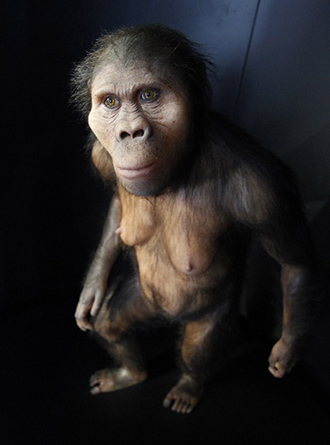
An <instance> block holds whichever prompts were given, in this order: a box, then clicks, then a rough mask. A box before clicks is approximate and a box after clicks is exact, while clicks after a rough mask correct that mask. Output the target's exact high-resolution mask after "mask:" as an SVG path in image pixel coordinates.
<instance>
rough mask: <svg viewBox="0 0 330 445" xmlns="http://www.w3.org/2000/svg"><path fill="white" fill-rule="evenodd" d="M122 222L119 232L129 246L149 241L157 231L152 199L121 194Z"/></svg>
mask: <svg viewBox="0 0 330 445" xmlns="http://www.w3.org/2000/svg"><path fill="white" fill-rule="evenodd" d="M121 212H122V214H121V222H120V229H119V234H120V237H121V239H122V241H123V242H124V244H126V245H127V246H132V247H133V246H140V245H143V244H145V243H147V242H148V241H149V240H150V239H151V237H152V236H153V234H154V232H155V216H154V206H153V203H152V200H147V199H146V198H143V197H137V196H134V195H129V194H128V193H125V195H123V194H122V195H121Z"/></svg>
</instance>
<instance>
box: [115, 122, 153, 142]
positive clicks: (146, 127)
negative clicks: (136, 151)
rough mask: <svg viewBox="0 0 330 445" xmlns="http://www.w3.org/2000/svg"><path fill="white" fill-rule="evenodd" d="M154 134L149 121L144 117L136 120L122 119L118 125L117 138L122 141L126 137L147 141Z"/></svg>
mask: <svg viewBox="0 0 330 445" xmlns="http://www.w3.org/2000/svg"><path fill="white" fill-rule="evenodd" d="M151 135H152V128H151V126H150V124H149V122H148V121H147V120H146V119H144V118H143V117H138V118H136V119H134V120H132V121H131V120H129V119H125V120H121V121H120V122H119V123H118V125H117V127H116V139H117V141H119V142H121V141H123V140H124V139H136V140H138V141H141V142H143V141H146V140H147V139H149V138H150V137H151Z"/></svg>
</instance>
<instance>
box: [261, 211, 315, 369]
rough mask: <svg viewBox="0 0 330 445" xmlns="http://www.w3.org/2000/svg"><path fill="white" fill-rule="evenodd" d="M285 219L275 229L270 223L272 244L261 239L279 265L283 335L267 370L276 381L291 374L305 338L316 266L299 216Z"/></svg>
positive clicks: (271, 355)
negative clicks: (288, 373)
mask: <svg viewBox="0 0 330 445" xmlns="http://www.w3.org/2000/svg"><path fill="white" fill-rule="evenodd" d="M287 218H288V216H287ZM287 218H284V219H283V220H282V223H281V225H280V224H279V226H278V227H276V224H274V222H272V223H269V225H268V230H267V231H268V233H273V235H272V241H270V239H269V236H265V235H262V236H261V237H260V238H261V242H262V244H263V246H264V248H265V250H266V251H267V252H268V253H269V254H270V255H271V256H272V257H273V258H274V259H275V260H276V261H277V262H278V263H279V264H280V265H281V288H282V298H283V309H282V334H281V338H280V339H279V340H278V341H277V343H276V344H275V345H274V347H273V348H272V351H271V354H270V357H269V368H268V369H269V371H270V372H271V374H272V375H273V376H274V377H278V378H281V377H283V376H284V374H285V373H287V372H290V370H291V369H292V367H293V365H294V364H295V362H296V361H297V360H298V358H299V354H300V353H301V347H302V346H303V345H302V343H303V342H304V339H305V338H306V335H307V334H308V326H309V324H310V322H309V319H310V317H311V314H310V311H309V308H310V301H311V298H312V296H311V291H312V288H313V286H312V283H313V281H314V277H313V275H314V273H313V268H314V266H315V259H314V253H313V247H312V241H311V237H310V234H309V230H308V227H307V224H306V222H305V220H304V217H303V215H302V212H301V213H300V212H297V213H296V214H293V215H291V216H290V217H289V218H290V219H291V221H287V223H285V220H286V219H287ZM277 220H278V221H281V218H278V219H277ZM282 224H283V226H282Z"/></svg>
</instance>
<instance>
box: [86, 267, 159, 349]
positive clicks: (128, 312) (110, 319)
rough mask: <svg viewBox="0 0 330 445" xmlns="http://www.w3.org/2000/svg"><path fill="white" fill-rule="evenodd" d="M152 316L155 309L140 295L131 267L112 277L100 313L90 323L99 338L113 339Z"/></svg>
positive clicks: (134, 273) (137, 282)
mask: <svg viewBox="0 0 330 445" xmlns="http://www.w3.org/2000/svg"><path fill="white" fill-rule="evenodd" d="M154 316H155V306H154V305H153V304H152V303H151V302H149V301H148V300H147V299H146V298H145V297H144V295H143V293H142V291H141V288H140V284H139V279H138V275H137V273H136V271H135V270H134V269H132V268H128V269H126V270H121V271H120V272H119V273H118V274H117V275H116V276H115V275H112V277H111V280H110V286H109V289H108V291H107V294H106V297H105V299H104V302H103V304H102V307H101V309H100V311H99V313H98V314H97V315H96V317H95V318H94V320H92V322H93V325H94V330H95V332H97V333H98V334H100V335H101V336H102V337H107V338H108V339H110V338H111V339H112V340H114V341H115V340H116V339H118V338H119V337H120V336H121V334H122V333H123V332H126V331H127V330H129V329H130V328H132V327H134V325H136V324H137V323H140V322H145V321H148V320H150V319H152V318H153V317H154Z"/></svg>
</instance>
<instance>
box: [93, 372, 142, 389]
mask: <svg viewBox="0 0 330 445" xmlns="http://www.w3.org/2000/svg"><path fill="white" fill-rule="evenodd" d="M146 378H147V374H146V373H145V372H144V371H131V370H129V369H127V368H119V369H107V368H106V369H102V370H100V371H97V372H95V374H93V375H92V377H91V378H90V381H89V385H90V387H91V393H92V394H100V393H102V392H112V391H118V390H119V389H124V388H128V387H129V386H133V385H136V384H137V383H140V382H143V380H145V379H146Z"/></svg>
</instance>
